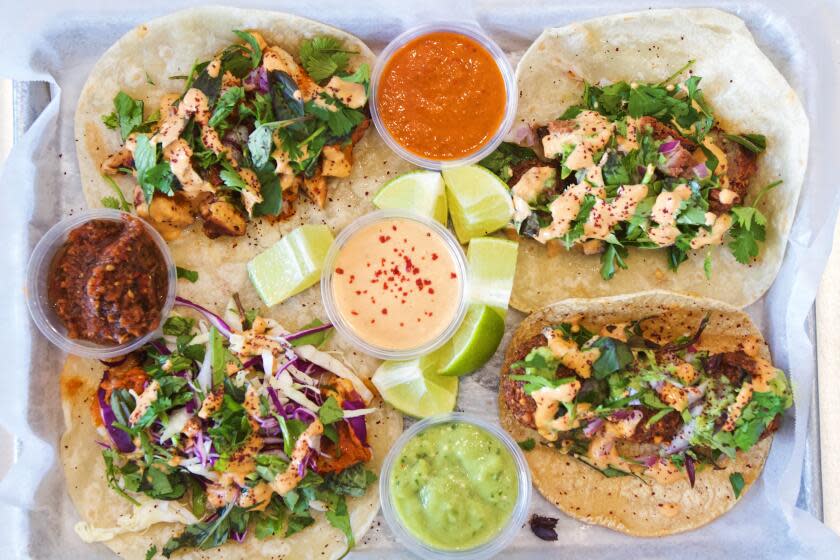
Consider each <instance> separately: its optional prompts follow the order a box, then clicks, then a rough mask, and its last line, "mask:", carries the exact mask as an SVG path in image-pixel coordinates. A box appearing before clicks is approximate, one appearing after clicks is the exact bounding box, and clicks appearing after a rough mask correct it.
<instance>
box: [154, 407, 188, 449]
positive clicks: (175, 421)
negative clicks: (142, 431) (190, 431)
mask: <svg viewBox="0 0 840 560" xmlns="http://www.w3.org/2000/svg"><path fill="white" fill-rule="evenodd" d="M191 417H192V414H190V413H189V412H187V408H186V407H183V408H179V409H178V410H176V411H175V412H173V413H172V414H170V415H169V421H168V422H167V424H166V428H164V430H163V432H162V433H161V434H160V441H161V442H164V441H166V440H168V439H169V438H171V437H172V436H174V435H178V434H180V433H181V432H182V431H183V429H184V426H186V425H187V421H188V420H189V419H190V418H191Z"/></svg>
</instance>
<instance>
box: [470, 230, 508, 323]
mask: <svg viewBox="0 0 840 560" xmlns="http://www.w3.org/2000/svg"><path fill="white" fill-rule="evenodd" d="M518 251H519V244H518V243H516V242H515V241H510V240H509V239H499V238H497V237H476V238H475V239H473V240H471V241H470V246H469V247H468V248H467V261H468V262H469V267H470V302H471V303H480V304H484V305H489V306H490V307H492V308H493V309H494V310H496V312H498V313H499V314H500V315H501V316H502V318H504V316H505V314H506V313H507V308H508V301H509V300H510V292H511V290H512V289H513V276H514V274H515V273H516V255H517V253H518Z"/></svg>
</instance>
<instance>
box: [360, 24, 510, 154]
mask: <svg viewBox="0 0 840 560" xmlns="http://www.w3.org/2000/svg"><path fill="white" fill-rule="evenodd" d="M439 31H448V32H451V33H458V34H461V35H466V36H467V37H469V38H471V39H473V40H475V41H477V42H478V43H479V44H481V45H482V46H483V47H484V48H485V49H487V51H488V52H489V53H490V55H491V56H492V57H493V59H494V60H495V61H496V65H497V66H498V67H499V72H501V73H502V78H503V79H504V82H505V93H506V98H507V102H506V104H505V115H504V117H503V118H502V122H501V123H500V124H499V128H498V129H497V130H496V132H495V134H493V136H492V137H491V138H490V140H489V141H488V142H487V143H486V144H485V145H484V146H482V147H481V149H479V150H477V151H475V152H473V153H472V154H469V155H467V156H465V157H463V158H459V159H451V160H450V159H447V160H435V159H429V158H425V157H423V156H421V155H419V154H416V153H414V152H412V151H411V150H409V149H407V148H406V147H405V146H403V145H402V144H400V143H399V142H397V140H396V139H395V138H394V137H393V136H391V133H390V132H389V131H388V128H387V127H386V126H385V124H384V123H383V122H382V118H381V115H380V114H379V110H378V107H377V99H378V90H379V81H380V79H381V78H382V72H383V71H384V69H385V66H386V64H387V62H388V60H390V58H391V56H392V55H393V54H394V53H395V52H396V51H397V50H399V49H400V48H401V47H403V46H404V45H405V44H406V43H408V42H410V41H411V40H413V39H415V38H417V37H421V36H423V35H427V34H429V33H435V32H439ZM518 100H519V89H518V87H517V85H516V77H515V75H514V71H513V67H512V66H511V65H510V62H509V61H508V59H507V56H506V55H505V53H504V51H502V49H501V48H500V47H499V45H497V44H496V42H495V41H493V39H491V38H490V37H488V36H487V35H485V34H484V32H483V31H481V28H479V27H478V26H477V25H476V24H474V23H467V22H464V23H457V22H440V23H428V24H424V25H419V26H417V27H412V28H411V29H408V30H407V31H405V32H403V33H402V34H400V35H399V36H397V38H396V39H394V40H393V41H391V42H390V43H389V44H388V46H387V47H385V50H383V51H382V52H381V53H380V55H379V57H378V58H377V59H376V65H375V66H374V68H373V73H372V74H371V81H370V113H371V117H372V118H373V124H374V125H375V126H376V130H377V131H378V132H379V135H380V136H381V137H382V138H383V139H384V140H385V143H386V144H388V146H389V147H390V148H391V149H392V150H393V151H394V152H396V153H397V154H398V155H399V156H400V157H402V158H403V159H405V160H407V161H409V162H411V163H413V164H414V165H417V166H420V167H423V168H426V169H434V170H440V169H443V168H445V167H458V166H461V165H469V164H471V163H475V162H477V161H479V160H481V159H483V158H485V157H487V156H488V155H490V153H491V152H492V151H493V150H495V149H496V148H497V147H498V146H499V144H501V143H502V140H503V139H504V137H505V135H506V134H507V132H508V130H510V128H511V126H512V125H513V121H514V118H515V117H516V104H517V102H518Z"/></svg>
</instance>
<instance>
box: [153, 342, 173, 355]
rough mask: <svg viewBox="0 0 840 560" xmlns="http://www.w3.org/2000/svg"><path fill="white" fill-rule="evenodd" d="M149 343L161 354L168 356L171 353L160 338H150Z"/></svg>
mask: <svg viewBox="0 0 840 560" xmlns="http://www.w3.org/2000/svg"><path fill="white" fill-rule="evenodd" d="M149 344H150V345H152V347H153V348H154V349H155V350H157V353H158V354H160V355H161V356H168V355H169V354H171V353H172V352H170V351H169V348H167V347H166V344H164V343H163V342H162V341H160V340H152V341H151V342H149Z"/></svg>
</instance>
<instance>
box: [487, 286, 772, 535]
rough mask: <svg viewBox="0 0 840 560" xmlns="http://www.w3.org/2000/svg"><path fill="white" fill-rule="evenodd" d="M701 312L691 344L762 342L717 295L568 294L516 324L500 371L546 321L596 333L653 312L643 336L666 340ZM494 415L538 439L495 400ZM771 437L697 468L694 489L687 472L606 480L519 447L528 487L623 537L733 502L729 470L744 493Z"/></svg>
mask: <svg viewBox="0 0 840 560" xmlns="http://www.w3.org/2000/svg"><path fill="white" fill-rule="evenodd" d="M706 313H710V320H709V324H708V325H707V327H706V329H705V330H704V331H703V335H702V337H701V338H700V341H699V342H698V343H697V346H698V348H699V349H705V350H711V351H714V352H726V351H734V350H736V349H738V347H739V344H740V343H741V342H743V341H744V339H745V338H746V337H756V338H758V339H759V340H762V339H761V333H760V331H759V330H758V328H757V327H756V326H755V325H754V324H753V322H752V321H751V320H750V318H749V316H748V315H746V314H745V313H743V312H741V311H739V310H737V309H735V308H734V307H731V306H729V305H727V304H724V303H721V302H718V301H715V300H710V299H694V298H689V297H685V296H681V295H677V294H672V293H667V292H661V291H649V292H644V293H640V294H636V295H624V296H614V297H609V298H599V299H568V300H564V301H561V302H558V303H556V304H554V305H552V306H549V307H546V308H545V309H542V310H540V311H538V312H536V313H534V314H532V315H530V316H529V317H528V318H527V319H525V320H524V321H523V322H522V324H520V325H519V327H518V328H517V329H516V332H514V334H513V338H512V339H511V342H510V345H509V346H508V349H507V354H506V356H505V361H504V364H503V366H502V373H501V375H503V376H504V375H508V374H509V369H510V364H511V363H512V362H513V358H514V356H516V350H517V348H518V347H521V345H522V344H524V343H526V341H527V340H529V339H531V338H533V337H534V336H537V335H539V334H540V332H541V330H542V328H543V327H544V326H546V325H549V324H557V323H559V322H562V321H568V320H570V319H572V318H574V317H581V316H582V321H581V322H582V324H584V325H586V326H587V327H589V328H590V329H594V330H595V331H597V330H598V329H599V327H601V326H603V325H606V324H609V323H616V322H626V321H632V320H636V319H641V318H645V317H653V318H651V319H648V320H647V321H645V322H644V323H643V328H644V330H645V332H646V333H649V336H652V334H650V333H656V334H657V335H660V336H661V338H660V340H663V341H665V340H673V339H674V338H676V337H679V336H681V335H684V334H690V333H693V332H695V331H696V330H697V326H698V325H699V324H700V321H701V319H702V318H703V316H704V315H706ZM660 333H661V334H660ZM758 346H759V350H758V356H759V357H761V358H765V359H768V360H769V359H770V351H769V349H768V348H767V345H766V344H765V343H764V342H763V340H762V342H761V344H759V345H758ZM499 415H500V417H501V423H502V426H503V427H504V428H505V429H506V430H507V431H508V432H509V433H510V434H511V435H512V436H513V438H514V439H516V440H517V441H522V440H524V439H527V438H534V440H535V441H537V442H539V441H540V437H539V435H538V434H537V432H536V431H535V430H532V429H529V428H526V427H525V426H523V425H522V424H520V423H519V422H518V421H517V420H516V419H515V417H514V416H513V415H512V413H511V412H510V411H509V410H508V408H507V406H506V404H505V402H504V400H503V399H501V398H500V399H499ZM771 440H772V437H767V438H765V439H763V440H762V441H760V442H759V443H758V444H756V445H755V446H753V447H752V448H751V449H750V450H749V451H748V452H746V453H742V452H739V453H738V455H737V457H736V459H735V460H734V461H730V462H728V463H727V466H726V468H724V469H722V470H713V469H710V468H705V469H702V470H700V469H698V471H697V475H696V479H695V484H694V488H691V486H690V485H689V482H688V480H687V478H684V479H681V480H679V481H677V482H674V483H672V484H661V483H658V482H655V481H651V482H650V484H646V483H645V482H643V481H641V480H639V479H638V478H635V477H629V476H628V477H618V478H607V477H605V476H603V475H602V474H601V473H599V472H597V471H595V470H594V469H592V468H591V467H589V466H587V465H584V464H583V463H581V462H580V461H578V460H576V459H574V458H572V457H569V456H566V455H563V454H561V453H560V452H559V451H557V450H555V449H552V448H549V447H546V446H544V445H540V444H538V445H537V446H536V447H535V448H534V449H533V450H532V451H529V452H527V453H525V458H526V459H527V460H528V465H529V466H530V467H531V474H532V476H533V478H534V485H535V486H536V487H537V489H538V490H539V491H540V493H541V494H542V495H543V496H545V497H546V499H548V500H549V501H550V502H552V503H553V504H554V505H556V506H557V507H558V508H560V509H561V510H562V511H563V512H565V513H566V514H568V515H570V516H572V517H574V518H576V519H579V520H581V521H585V522H587V523H594V524H597V525H603V526H604V527H608V528H610V529H614V530H616V531H621V532H622V533H627V534H629V535H635V536H642V537H656V536H662V535H670V534H674V533H680V532H683V531H688V530H691V529H696V528H697V527H700V526H702V525H705V524H707V523H709V522H711V521H713V520H714V519H716V518H718V517H720V516H721V515H723V514H724V513H726V512H727V511H729V510H730V509H731V508H732V507H733V506H734V505H735V503H736V502H737V500H736V498H735V495H734V494H733V491H732V485H731V483H730V482H729V475H730V474H732V473H734V472H739V473H741V474H742V476H743V477H744V489H743V491H742V493H741V495H742V496H743V495H744V494H745V493H746V492H747V490H748V489H749V487H750V486H751V485H752V484H753V482H755V480H756V479H757V478H758V476H759V475H760V474H761V469H762V467H763V466H764V461H765V459H766V458H767V454H768V452H769V451H770V444H771Z"/></svg>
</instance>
